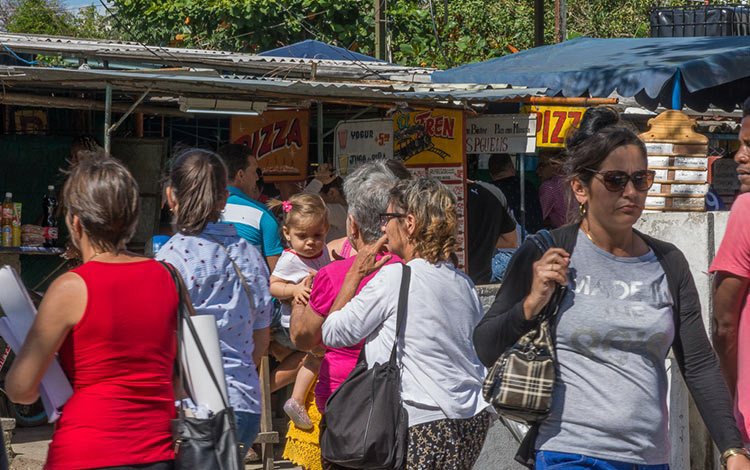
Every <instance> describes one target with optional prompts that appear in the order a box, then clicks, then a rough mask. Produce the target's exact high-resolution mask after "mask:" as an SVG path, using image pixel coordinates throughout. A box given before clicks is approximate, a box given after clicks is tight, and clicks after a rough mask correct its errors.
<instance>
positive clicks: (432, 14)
mask: <svg viewBox="0 0 750 470" xmlns="http://www.w3.org/2000/svg"><path fill="white" fill-rule="evenodd" d="M429 2H430V17H431V18H432V31H433V32H434V33H435V42H436V43H437V47H438V50H439V51H440V54H441V55H442V56H443V60H444V61H445V65H447V66H448V67H451V66H452V65H451V63H450V61H449V60H448V56H447V55H445V50H444V49H443V43H442V42H441V41H440V35H438V30H437V21H436V20H435V8H434V7H433V5H432V0H429ZM445 20H446V21H447V20H448V17H447V16H446V17H445Z"/></svg>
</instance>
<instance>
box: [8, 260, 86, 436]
mask: <svg viewBox="0 0 750 470" xmlns="http://www.w3.org/2000/svg"><path fill="white" fill-rule="evenodd" d="M0 307H2V309H3V311H4V312H5V316H4V317H1V318H0V336H2V338H3V339H4V340H5V342H6V343H8V345H9V346H10V348H11V349H12V350H13V351H14V352H15V353H16V354H17V353H18V352H19V351H20V350H21V346H22V345H23V342H24V341H25V340H26V335H27V334H28V333H29V329H30V328H31V324H32V323H33V322H34V317H35V316H36V308H34V303H33V302H32V301H31V299H30V298H29V294H28V293H27V292H26V288H25V287H24V285H23V282H21V278H20V277H18V274H17V273H16V271H15V270H14V269H13V268H11V267H10V266H2V267H0ZM39 392H40V394H41V396H42V403H43V404H44V410H45V411H46V412H47V416H48V418H49V422H50V423H53V422H55V421H57V419H58V418H59V417H60V409H61V408H62V406H63V405H64V404H65V402H66V401H68V399H69V398H70V396H71V395H73V388H72V387H71V386H70V382H68V379H67V377H66V376H65V373H64V372H63V370H62V367H60V363H59V362H57V360H56V359H55V360H53V361H52V363H51V364H50V366H49V369H47V373H46V374H44V377H43V378H42V385H41V388H40V391H39Z"/></svg>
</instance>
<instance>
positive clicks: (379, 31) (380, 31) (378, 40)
mask: <svg viewBox="0 0 750 470" xmlns="http://www.w3.org/2000/svg"><path fill="white" fill-rule="evenodd" d="M385 51H386V37H385V0H375V57H376V58H378V59H381V60H387V59H386V53H385Z"/></svg>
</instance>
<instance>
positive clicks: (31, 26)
mask: <svg viewBox="0 0 750 470" xmlns="http://www.w3.org/2000/svg"><path fill="white" fill-rule="evenodd" d="M0 28H3V29H5V30H6V31H8V32H11V33H25V34H43V35H54V36H74V37H88V38H107V37H113V36H116V35H117V33H116V32H115V31H113V30H112V28H111V27H110V26H109V24H108V19H107V18H106V17H105V16H104V15H102V14H100V13H99V11H98V10H97V9H96V7H94V6H93V5H92V6H88V7H83V8H80V9H76V10H68V9H66V8H65V6H64V5H63V4H62V3H61V2H60V0H0Z"/></svg>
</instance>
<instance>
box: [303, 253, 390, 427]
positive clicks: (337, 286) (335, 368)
mask: <svg viewBox="0 0 750 470" xmlns="http://www.w3.org/2000/svg"><path fill="white" fill-rule="evenodd" d="M391 256H392V258H391V259H390V260H389V261H388V263H387V264H392V263H400V262H401V258H399V257H398V256H396V255H393V254H391ZM355 259H356V258H354V257H350V258H346V259H343V260H339V261H334V262H332V263H331V264H329V265H327V266H325V267H324V268H322V269H321V270H320V271H318V274H317V275H316V276H315V281H313V286H312V292H311V293H310V303H309V305H310V308H312V310H313V311H314V312H315V313H317V314H318V315H320V316H321V317H327V316H328V314H329V313H331V307H332V306H333V301H334V300H336V296H337V295H338V293H339V290H341V286H342V285H343V283H344V278H345V277H346V273H347V272H348V271H349V268H351V267H352V264H354V260H355ZM378 259H380V256H379V257H378ZM376 273H377V271H376V272H374V273H372V274H370V275H369V276H367V277H366V278H364V279H362V282H360V283H359V287H357V293H359V291H361V290H362V288H363V287H364V286H365V285H366V284H367V283H368V282H370V279H372V278H373V277H374V276H375V274H376ZM363 345H364V340H362V341H361V342H360V343H359V344H357V345H355V346H349V347H345V348H329V347H326V353H325V356H324V357H323V361H322V362H321V364H320V372H319V373H318V383H317V385H315V403H316V404H317V405H318V409H319V410H320V412H321V413H325V407H326V401H328V397H330V396H331V394H332V393H333V392H334V391H335V390H336V389H337V388H339V385H341V384H342V383H343V382H344V380H345V379H346V377H347V376H348V375H349V373H350V372H351V371H352V369H354V366H355V365H357V358H358V357H359V351H360V350H361V349H362V346H363Z"/></svg>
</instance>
